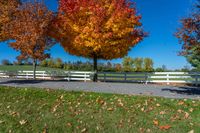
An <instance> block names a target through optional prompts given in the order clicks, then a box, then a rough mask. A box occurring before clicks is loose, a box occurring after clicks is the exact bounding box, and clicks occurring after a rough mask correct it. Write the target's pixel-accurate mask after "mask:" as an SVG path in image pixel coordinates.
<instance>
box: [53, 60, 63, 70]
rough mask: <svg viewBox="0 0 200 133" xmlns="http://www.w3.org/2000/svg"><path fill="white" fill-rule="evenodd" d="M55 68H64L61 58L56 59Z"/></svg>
mask: <svg viewBox="0 0 200 133" xmlns="http://www.w3.org/2000/svg"><path fill="white" fill-rule="evenodd" d="M55 67H56V68H62V67H63V61H62V59H60V58H57V59H55Z"/></svg>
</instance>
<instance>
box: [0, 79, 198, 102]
mask: <svg viewBox="0 0 200 133" xmlns="http://www.w3.org/2000/svg"><path fill="white" fill-rule="evenodd" d="M0 85H4V86H15V87H38V88H50V89H64V90H67V91H89V92H102V93H116V94H130V95H148V96H149V95H150V96H161V97H167V98H191V99H200V88H199V87H184V86H183V87H173V86H162V85H155V84H154V85H153V84H148V85H145V84H135V83H103V82H98V83H93V82H86V83H84V82H67V81H33V80H6V79H0Z"/></svg>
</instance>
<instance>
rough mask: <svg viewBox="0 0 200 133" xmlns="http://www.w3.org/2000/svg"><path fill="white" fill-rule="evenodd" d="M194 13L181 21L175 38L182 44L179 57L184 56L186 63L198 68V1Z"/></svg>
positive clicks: (199, 30) (199, 65)
mask: <svg viewBox="0 0 200 133" xmlns="http://www.w3.org/2000/svg"><path fill="white" fill-rule="evenodd" d="M193 11H194V12H193V13H192V14H191V15H190V16H189V17H187V18H184V19H182V20H181V24H182V26H181V28H179V29H178V31H177V33H176V37H177V38H178V39H179V40H180V43H181V44H183V47H182V52H181V55H183V56H186V58H187V59H188V61H189V62H190V63H191V64H192V65H193V66H194V67H199V68H200V0H198V3H197V4H196V6H195V9H194V10H193Z"/></svg>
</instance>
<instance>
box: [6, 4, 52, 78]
mask: <svg viewBox="0 0 200 133" xmlns="http://www.w3.org/2000/svg"><path fill="white" fill-rule="evenodd" d="M53 17H54V15H53V12H52V11H49V10H48V9H47V7H46V6H45V5H44V4H43V3H40V2H36V1H34V2H25V3H22V5H20V6H19V7H18V8H17V9H16V10H15V14H14V19H13V20H12V21H11V22H9V23H8V24H7V26H6V28H5V30H6V31H5V32H7V34H8V35H9V39H12V40H14V42H11V43H10V46H11V47H12V48H14V49H15V50H17V51H20V53H21V55H20V56H19V57H18V58H19V59H27V58H31V59H32V60H33V70H34V79H35V71H36V65H37V61H41V60H44V59H45V58H48V57H49V56H50V55H49V54H48V53H46V52H47V50H48V49H49V48H50V47H51V46H52V45H53V44H54V43H55V41H54V40H53V39H52V38H50V37H49V35H48V32H49V26H50V24H51V22H52V20H53Z"/></svg>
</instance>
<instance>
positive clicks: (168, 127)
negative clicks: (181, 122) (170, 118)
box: [159, 125, 171, 130]
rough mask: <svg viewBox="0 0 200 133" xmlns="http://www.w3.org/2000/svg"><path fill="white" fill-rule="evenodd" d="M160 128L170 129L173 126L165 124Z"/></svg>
mask: <svg viewBox="0 0 200 133" xmlns="http://www.w3.org/2000/svg"><path fill="white" fill-rule="evenodd" d="M159 128H160V129H161V130H168V129H170V128H171V126H170V125H165V126H160V127H159Z"/></svg>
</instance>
